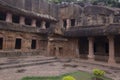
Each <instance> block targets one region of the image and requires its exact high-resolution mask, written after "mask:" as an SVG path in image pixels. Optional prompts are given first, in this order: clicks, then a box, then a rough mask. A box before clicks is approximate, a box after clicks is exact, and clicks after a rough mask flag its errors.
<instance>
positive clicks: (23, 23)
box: [19, 16, 25, 25]
mask: <svg viewBox="0 0 120 80" xmlns="http://www.w3.org/2000/svg"><path fill="white" fill-rule="evenodd" d="M19 23H20V24H21V25H25V17H23V16H21V17H20V21H19Z"/></svg>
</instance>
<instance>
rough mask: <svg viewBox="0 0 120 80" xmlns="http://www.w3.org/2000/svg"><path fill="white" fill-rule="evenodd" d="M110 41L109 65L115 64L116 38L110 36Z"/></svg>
mask: <svg viewBox="0 0 120 80" xmlns="http://www.w3.org/2000/svg"><path fill="white" fill-rule="evenodd" d="M108 40H109V59H108V63H109V64H115V63H116V62H115V47H114V36H108Z"/></svg>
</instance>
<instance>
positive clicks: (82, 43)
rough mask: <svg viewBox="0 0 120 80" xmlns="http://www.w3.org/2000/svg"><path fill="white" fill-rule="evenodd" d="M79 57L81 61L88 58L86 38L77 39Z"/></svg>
mask: <svg viewBox="0 0 120 80" xmlns="http://www.w3.org/2000/svg"><path fill="white" fill-rule="evenodd" d="M78 45H79V55H80V57H81V58H82V59H87V58H88V39H87V37H81V38H80V39H79V44H78Z"/></svg>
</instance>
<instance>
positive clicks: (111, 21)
mask: <svg viewBox="0 0 120 80" xmlns="http://www.w3.org/2000/svg"><path fill="white" fill-rule="evenodd" d="M113 22H114V15H113V14H110V16H109V23H111V24H112V23H113Z"/></svg>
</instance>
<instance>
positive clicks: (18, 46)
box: [15, 38, 22, 49]
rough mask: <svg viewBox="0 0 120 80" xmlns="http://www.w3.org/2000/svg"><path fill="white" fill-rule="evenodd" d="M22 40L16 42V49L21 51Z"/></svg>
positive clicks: (17, 39) (18, 39)
mask: <svg viewBox="0 0 120 80" xmlns="http://www.w3.org/2000/svg"><path fill="white" fill-rule="evenodd" d="M21 41H22V40H21V39H20V38H16V41H15V49H21Z"/></svg>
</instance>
